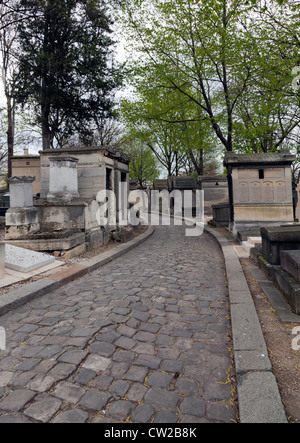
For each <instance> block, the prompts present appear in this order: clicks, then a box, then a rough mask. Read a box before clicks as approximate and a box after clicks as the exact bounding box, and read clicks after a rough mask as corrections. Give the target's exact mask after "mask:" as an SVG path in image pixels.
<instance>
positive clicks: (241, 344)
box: [231, 303, 267, 354]
mask: <svg viewBox="0 0 300 443" xmlns="http://www.w3.org/2000/svg"><path fill="white" fill-rule="evenodd" d="M231 322H232V331H233V341H234V349H235V350H236V351H259V352H262V353H264V354H267V348H266V344H265V340H264V336H263V334H262V331H261V327H260V323H259V320H258V316H257V313H256V310H255V307H254V305H253V303H237V304H234V305H232V306H231Z"/></svg>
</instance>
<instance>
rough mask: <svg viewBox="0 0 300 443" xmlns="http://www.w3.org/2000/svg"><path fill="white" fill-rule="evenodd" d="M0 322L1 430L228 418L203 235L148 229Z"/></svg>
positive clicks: (217, 259)
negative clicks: (132, 244)
mask: <svg viewBox="0 0 300 443" xmlns="http://www.w3.org/2000/svg"><path fill="white" fill-rule="evenodd" d="M0 325H1V326H2V327H4V328H5V330H6V335H7V350H6V351H5V352H2V354H0V423H3V422H20V421H26V422H28V421H29V422H67V423H71V422H74V423H80V422H96V423H101V422H103V423H120V422H129V423H175V422H181V423H197V422H232V421H237V404H236V388H235V372H234V364H233V356H232V343H231V323H230V313H229V299H228V290H227V287H226V277H225V267H224V261H223V256H222V253H221V251H220V249H219V246H218V245H217V243H216V241H215V240H214V239H213V238H212V237H211V236H210V235H209V234H207V233H204V234H203V235H202V236H200V237H186V236H185V232H184V228H183V227H177V226H176V227H174V226H172V227H164V226H159V227H156V230H155V233H154V234H153V236H152V237H151V238H150V239H148V240H147V241H146V242H145V243H143V244H142V245H140V246H138V247H137V248H136V249H134V250H132V251H130V252H128V253H126V254H125V255H123V256H122V257H120V258H118V259H116V260H114V261H113V262H111V263H109V264H107V265H105V266H103V267H102V268H100V269H98V270H96V271H93V272H92V273H90V274H88V275H86V276H84V277H81V278H79V279H77V280H76V281H74V282H72V283H69V284H67V285H66V286H64V287H62V288H60V289H59V290H57V291H54V292H52V293H49V294H48V295H45V296H42V297H40V298H39V299H36V300H34V301H31V302H29V303H27V304H26V305H24V306H22V307H20V308H17V309H15V310H13V311H11V312H9V313H7V314H5V315H4V316H2V317H1V318H0Z"/></svg>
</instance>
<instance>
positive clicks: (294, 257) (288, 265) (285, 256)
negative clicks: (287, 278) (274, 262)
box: [280, 251, 300, 283]
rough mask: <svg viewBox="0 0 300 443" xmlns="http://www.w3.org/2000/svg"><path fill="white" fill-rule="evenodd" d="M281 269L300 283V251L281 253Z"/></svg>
mask: <svg viewBox="0 0 300 443" xmlns="http://www.w3.org/2000/svg"><path fill="white" fill-rule="evenodd" d="M280 258H281V267H282V269H283V270H284V271H286V272H287V273H288V274H291V275H292V276H293V277H294V279H295V280H296V281H297V282H298V283H300V251H280Z"/></svg>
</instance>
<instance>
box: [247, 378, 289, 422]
mask: <svg viewBox="0 0 300 443" xmlns="http://www.w3.org/2000/svg"><path fill="white" fill-rule="evenodd" d="M238 396H239V413H240V422H241V423H264V424H265V423H266V424H267V423H287V418H286V415H285V412H284V407H283V404H282V401H281V398H280V394H279V390H278V386H277V383H276V379H275V377H274V375H273V374H272V372H269V371H268V372H253V373H250V374H245V375H243V376H241V377H240V378H239V383H238Z"/></svg>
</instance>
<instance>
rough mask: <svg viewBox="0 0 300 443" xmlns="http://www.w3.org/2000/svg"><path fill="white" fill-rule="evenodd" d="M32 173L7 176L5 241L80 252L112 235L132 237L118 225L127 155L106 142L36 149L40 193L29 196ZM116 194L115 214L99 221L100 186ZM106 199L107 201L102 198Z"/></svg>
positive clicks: (89, 248)
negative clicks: (107, 221) (88, 145)
mask: <svg viewBox="0 0 300 443" xmlns="http://www.w3.org/2000/svg"><path fill="white" fill-rule="evenodd" d="M34 182H35V177H32V176H30V175H22V176H21V175H18V176H13V177H12V178H11V179H10V180H9V191H10V192H9V195H10V208H9V209H8V210H7V211H6V215H5V216H6V227H5V240H6V242H7V243H9V244H11V245H15V246H20V247H22V248H26V249H30V250H34V251H45V252H56V253H58V254H60V255H65V254H66V253H67V252H68V251H74V255H75V252H76V251H78V253H79V252H80V253H83V252H85V251H87V250H92V249H95V248H97V247H99V246H103V245H105V244H106V243H107V242H108V240H109V238H110V237H111V235H112V234H113V235H114V236H115V238H116V239H119V240H120V241H122V240H124V241H127V240H129V239H131V238H132V237H133V229H130V227H129V226H124V227H122V228H121V227H120V226H119V224H118V219H119V217H121V216H122V214H121V213H122V211H124V204H123V202H125V201H126V198H125V195H119V192H122V187H120V186H119V183H124V185H126V186H124V189H127V187H128V183H129V159H128V158H127V156H126V155H125V154H124V153H122V152H115V151H114V150H112V149H109V148H107V147H105V148H104V147H101V148H99V147H95V148H86V149H84V148H80V149H76V148H72V149H56V150H49V151H43V152H41V153H40V192H39V198H33V183H34ZM101 190H105V191H106V190H107V191H111V192H114V194H116V198H115V208H114V209H115V211H116V217H115V218H114V219H113V220H112V223H107V224H102V225H101V223H100V222H99V208H100V207H101V204H102V203H103V201H102V202H100V201H99V198H98V195H99V191H101ZM104 201H105V200H104Z"/></svg>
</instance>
